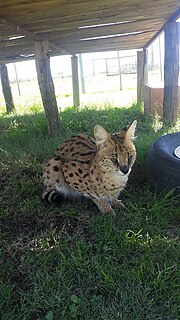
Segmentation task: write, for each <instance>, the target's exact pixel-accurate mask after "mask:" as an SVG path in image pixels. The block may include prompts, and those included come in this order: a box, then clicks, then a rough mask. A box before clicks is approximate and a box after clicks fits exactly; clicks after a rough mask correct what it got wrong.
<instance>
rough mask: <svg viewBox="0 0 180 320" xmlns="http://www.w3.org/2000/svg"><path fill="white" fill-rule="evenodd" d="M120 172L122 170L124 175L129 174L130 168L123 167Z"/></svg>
mask: <svg viewBox="0 0 180 320" xmlns="http://www.w3.org/2000/svg"><path fill="white" fill-rule="evenodd" d="M120 170H121V171H122V172H123V173H124V174H127V173H128V171H129V167H128V166H122V167H120Z"/></svg>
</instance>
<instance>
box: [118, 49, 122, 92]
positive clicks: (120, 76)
mask: <svg viewBox="0 0 180 320" xmlns="http://www.w3.org/2000/svg"><path fill="white" fill-rule="evenodd" d="M117 56H118V67H119V89H120V90H122V75H121V61H120V56H119V51H117Z"/></svg>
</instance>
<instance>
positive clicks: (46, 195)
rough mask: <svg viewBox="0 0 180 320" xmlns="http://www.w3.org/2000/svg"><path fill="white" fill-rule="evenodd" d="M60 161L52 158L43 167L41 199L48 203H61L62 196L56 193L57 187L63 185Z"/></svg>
mask: <svg viewBox="0 0 180 320" xmlns="http://www.w3.org/2000/svg"><path fill="white" fill-rule="evenodd" d="M61 166H62V163H61V160H60V159H57V158H52V159H51V160H49V161H48V162H47V163H46V164H45V165H44V167H43V179H44V190H43V193H42V199H43V200H47V201H48V202H58V203H59V202H62V200H63V198H64V197H63V195H62V194H61V193H60V192H58V191H57V185H59V184H61V183H63V181H64V178H63V175H62V172H61Z"/></svg>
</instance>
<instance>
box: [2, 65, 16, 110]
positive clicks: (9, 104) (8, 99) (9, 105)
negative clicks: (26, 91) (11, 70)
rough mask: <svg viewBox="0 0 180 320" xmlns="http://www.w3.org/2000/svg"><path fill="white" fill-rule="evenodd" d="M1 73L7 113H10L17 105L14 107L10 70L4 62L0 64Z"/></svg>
mask: <svg viewBox="0 0 180 320" xmlns="http://www.w3.org/2000/svg"><path fill="white" fill-rule="evenodd" d="M0 74H1V83H2V90H3V95H4V100H5V103H6V111H7V113H10V112H12V111H14V110H15V107H14V102H13V96H12V92H11V86H10V83H9V77H8V70H7V66H6V65H5V64H2V65H1V66H0Z"/></svg>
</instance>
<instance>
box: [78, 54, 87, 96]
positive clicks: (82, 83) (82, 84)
mask: <svg viewBox="0 0 180 320" xmlns="http://www.w3.org/2000/svg"><path fill="white" fill-rule="evenodd" d="M79 69H80V77H81V88H82V93H86V89H85V81H84V68H83V60H82V54H80V55H79Z"/></svg>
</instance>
